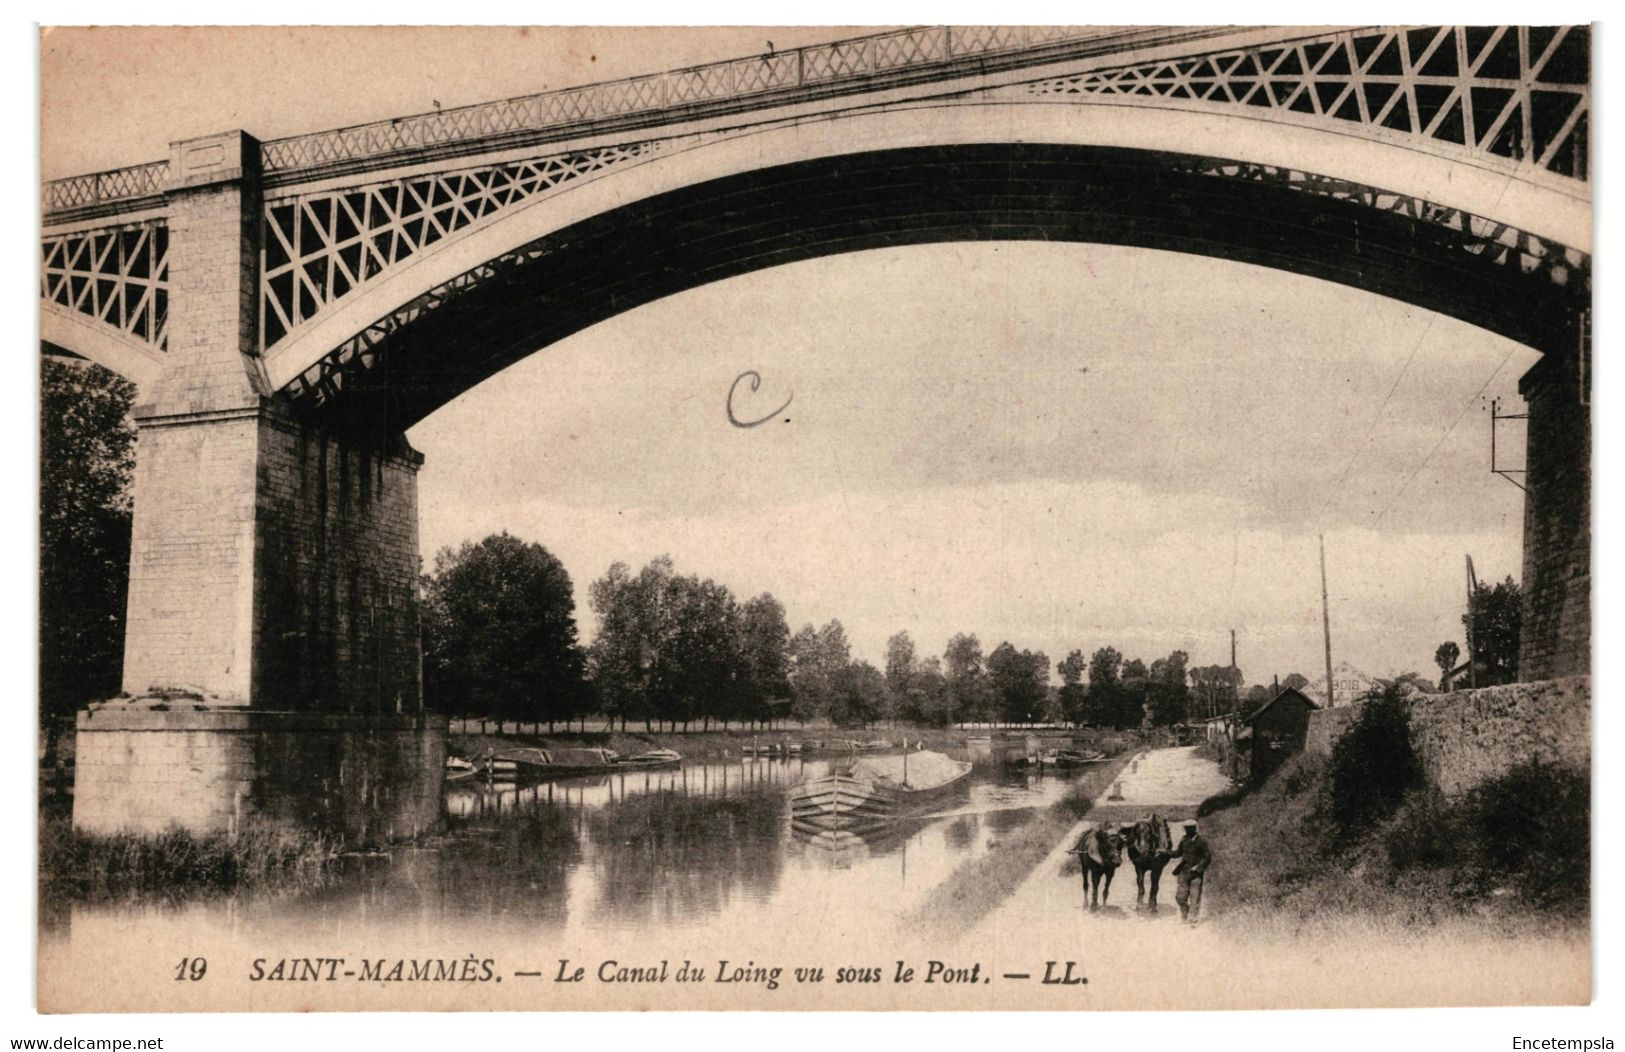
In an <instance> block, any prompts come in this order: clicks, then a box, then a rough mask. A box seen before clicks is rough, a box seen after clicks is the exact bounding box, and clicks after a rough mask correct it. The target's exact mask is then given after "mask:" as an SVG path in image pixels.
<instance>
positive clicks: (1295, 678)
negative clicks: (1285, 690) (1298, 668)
mask: <svg viewBox="0 0 1625 1052" xmlns="http://www.w3.org/2000/svg"><path fill="white" fill-rule="evenodd" d="M1308 685H1309V677H1308V676H1305V675H1304V674H1303V673H1301V672H1292V673H1288V675H1287V677H1286V679H1283V680H1282V681H1281V686H1283V687H1291V688H1292V689H1293V690H1302V689H1303V688H1305V687H1307V686H1308Z"/></svg>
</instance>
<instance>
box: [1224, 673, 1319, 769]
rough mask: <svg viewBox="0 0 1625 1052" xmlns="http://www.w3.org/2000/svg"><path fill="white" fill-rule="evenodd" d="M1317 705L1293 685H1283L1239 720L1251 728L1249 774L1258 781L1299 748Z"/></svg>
mask: <svg viewBox="0 0 1625 1052" xmlns="http://www.w3.org/2000/svg"><path fill="white" fill-rule="evenodd" d="M1318 708H1320V706H1319V705H1317V704H1315V702H1314V701H1313V700H1312V699H1311V698H1310V697H1309V696H1308V695H1307V694H1304V693H1303V692H1302V691H1300V690H1298V689H1296V688H1295V687H1287V688H1286V689H1285V690H1283V691H1281V692H1280V693H1279V694H1277V695H1275V697H1273V698H1271V699H1270V700H1269V701H1267V702H1265V703H1264V704H1263V706H1262V707H1260V708H1259V709H1258V711H1257V712H1254V713H1253V714H1252V715H1251V716H1248V717H1247V718H1246V720H1244V721H1243V722H1244V723H1246V725H1247V728H1248V729H1249V730H1250V731H1251V732H1252V734H1251V735H1250V737H1251V738H1252V754H1253V756H1252V764H1251V771H1250V775H1249V777H1250V778H1251V780H1252V781H1254V782H1261V781H1263V780H1264V779H1265V778H1268V777H1269V776H1270V774H1271V773H1272V772H1273V771H1274V770H1275V769H1276V768H1277V767H1280V766H1281V764H1282V763H1283V762H1284V761H1285V760H1286V758H1287V757H1288V756H1291V755H1292V754H1293V753H1295V752H1298V751H1299V750H1301V749H1302V748H1303V743H1304V739H1306V738H1307V737H1308V735H1309V714H1310V713H1311V712H1314V711H1315V710H1316V709H1318Z"/></svg>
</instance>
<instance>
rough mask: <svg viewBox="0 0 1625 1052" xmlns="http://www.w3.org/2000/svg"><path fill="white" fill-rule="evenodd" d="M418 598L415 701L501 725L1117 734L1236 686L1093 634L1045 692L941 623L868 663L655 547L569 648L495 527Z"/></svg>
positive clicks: (1231, 672)
mask: <svg viewBox="0 0 1625 1052" xmlns="http://www.w3.org/2000/svg"><path fill="white" fill-rule="evenodd" d="M424 594H425V599H426V602H425V606H424V687H425V691H426V694H427V696H428V699H429V702H430V704H431V706H433V707H435V708H438V709H440V710H442V711H448V712H453V713H468V714H475V713H478V714H482V715H491V716H495V717H500V718H504V719H522V720H537V721H546V722H549V723H555V722H568V721H570V720H571V719H574V718H577V717H580V716H583V715H585V714H588V713H592V714H596V715H600V716H605V717H609V718H611V719H618V720H620V721H621V723H622V725H623V726H624V725H625V723H626V722H627V721H629V720H632V721H641V722H645V723H653V722H661V723H683V724H688V723H691V722H695V721H702V722H703V723H705V724H706V725H709V724H710V722H711V721H712V720H723V721H730V722H732V721H765V720H770V719H773V718H775V717H790V718H793V719H797V720H800V721H812V720H823V719H827V720H830V721H831V722H833V723H835V724H837V725H840V726H851V727H857V726H864V725H867V724H870V723H873V722H875V721H877V720H886V719H901V720H905V721H908V722H913V723H920V724H929V725H938V726H941V725H946V724H949V723H1033V722H1039V721H1059V720H1066V721H1070V722H1074V723H1088V724H1093V725H1096V726H1108V727H1117V728H1127V727H1137V726H1141V725H1144V724H1153V725H1158V724H1160V725H1166V724H1171V723H1176V722H1179V721H1181V720H1184V719H1187V718H1189V717H1190V716H1192V715H1202V714H1206V713H1207V712H1209V711H1212V712H1229V711H1234V709H1235V707H1236V703H1237V700H1238V690H1239V686H1240V684H1241V676H1240V672H1239V671H1238V670H1236V669H1234V668H1228V667H1221V666H1212V667H1198V668H1190V667H1189V665H1188V656H1187V655H1186V653H1185V652H1184V651H1180V650H1176V651H1174V652H1172V653H1170V654H1169V655H1168V656H1166V657H1163V658H1158V659H1156V660H1154V661H1152V662H1151V663H1150V664H1149V665H1147V664H1146V663H1145V662H1143V661H1141V660H1139V659H1137V658H1136V659H1125V658H1124V657H1123V655H1122V654H1121V653H1120V652H1119V651H1118V650H1117V649H1116V648H1115V647H1109V646H1108V647H1102V648H1100V649H1098V650H1096V651H1095V652H1094V653H1093V654H1092V655H1090V656H1088V657H1085V655H1084V652H1083V651H1082V650H1073V651H1071V652H1070V653H1069V654H1068V655H1067V656H1066V658H1065V659H1063V660H1062V661H1060V662H1059V663H1057V664H1055V665H1054V666H1053V668H1054V672H1055V674H1057V675H1058V676H1059V677H1060V680H1061V686H1060V687H1059V688H1058V689H1057V688H1054V687H1052V686H1051V685H1050V676H1051V667H1052V666H1051V664H1050V659H1049V657H1048V655H1046V654H1045V653H1043V652H1042V651H1033V650H1021V649H1017V648H1016V647H1015V646H1014V645H1013V644H1011V643H1009V642H1002V643H1000V644H999V645H998V646H996V647H994V648H993V650H992V651H991V652H987V651H985V650H984V648H983V645H982V642H981V640H980V639H979V638H978V637H977V636H976V635H974V634H971V633H960V634H957V635H955V636H954V637H953V638H951V639H950V640H948V643H947V646H946V647H945V648H944V650H943V652H942V654H941V655H940V656H938V655H934V654H931V655H922V654H921V653H920V651H919V648H918V647H917V645H916V644H915V642H914V639H913V638H912V637H911V636H910V635H909V633H908V632H906V631H904V632H898V633H896V634H895V635H893V636H892V637H891V638H890V639H888V640H887V641H886V655H885V667H884V668H883V669H880V668H876V667H875V666H874V665H872V664H870V663H869V662H867V661H865V660H863V659H861V658H854V657H853V655H852V647H851V643H850V641H849V640H848V639H847V635H846V630H845V628H844V627H843V626H842V624H841V622H840V621H838V620H831V621H829V622H828V623H826V624H824V625H823V626H822V627H816V626H814V625H812V624H807V625H803V626H802V627H801V628H800V629H799V630H798V631H796V632H795V633H794V634H792V633H791V632H790V630H789V626H788V624H787V622H786V620H785V612H784V606H783V604H782V603H780V602H779V601H778V600H777V599H776V598H774V597H773V596H772V595H771V594H770V593H766V592H764V593H762V594H761V595H757V596H755V597H753V598H750V599H746V600H743V601H741V600H740V599H738V598H737V597H736V596H734V595H733V593H732V592H731V591H730V590H729V588H728V587H727V586H726V585H722V584H719V583H717V582H716V581H713V580H710V579H703V578H700V577H698V576H696V575H685V574H680V573H678V572H677V570H676V568H675V566H674V565H673V563H672V561H671V560H670V559H669V558H666V557H662V558H659V559H655V560H654V561H652V562H650V563H649V564H648V565H646V566H644V567H643V568H642V569H641V570H639V571H638V572H636V573H634V572H633V571H632V570H631V568H630V567H628V566H627V565H626V564H625V563H615V564H614V565H612V566H611V567H610V568H609V570H608V572H606V573H605V574H604V576H603V577H601V578H599V579H598V580H596V581H594V582H593V583H592V585H591V586H590V588H589V602H590V603H591V605H592V610H593V613H594V614H595V615H596V616H597V618H598V634H597V638H596V639H595V640H594V641H593V643H592V645H591V646H590V647H586V648H583V647H582V646H581V645H580V643H579V640H578V637H577V631H576V625H575V619H574V605H573V599H572V590H571V584H570V578H569V575H568V574H567V573H566V571H565V569H564V567H563V565H562V564H560V563H559V561H558V560H557V559H556V558H554V557H553V556H552V555H551V554H550V553H548V552H547V551H546V550H545V549H544V548H542V547H541V546H540V545H535V544H525V543H524V542H522V541H520V540H518V539H517V538H514V537H512V536H509V535H508V534H506V533H503V534H498V535H495V536H492V537H488V538H486V539H485V540H483V541H481V542H479V543H477V544H464V545H463V546H462V548H461V549H458V550H455V551H453V550H451V549H447V550H445V551H442V552H441V553H440V555H439V556H438V557H437V559H436V562H435V572H434V574H433V575H432V576H431V577H429V578H428V579H427V580H426V581H425V586H424ZM1294 678H1295V679H1296V680H1298V681H1300V682H1302V681H1303V680H1302V677H1301V676H1300V677H1294ZM1288 682H1289V683H1291V682H1292V680H1291V679H1289V681H1288ZM1261 689H1262V688H1255V690H1261ZM1249 700H1251V699H1250V698H1249Z"/></svg>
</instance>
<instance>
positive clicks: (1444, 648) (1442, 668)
mask: <svg viewBox="0 0 1625 1052" xmlns="http://www.w3.org/2000/svg"><path fill="white" fill-rule="evenodd" d="M1460 660H1461V648H1460V647H1458V646H1457V645H1456V644H1455V641H1454V640H1449V641H1446V642H1443V643H1440V644H1439V649H1438V650H1435V651H1434V652H1433V663H1434V664H1435V665H1438V666H1439V689H1440V690H1449V689H1450V688H1451V679H1450V674H1451V673H1452V672H1454V671H1455V669H1456V663H1457V662H1458V661H1460Z"/></svg>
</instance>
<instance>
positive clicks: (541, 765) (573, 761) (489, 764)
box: [476, 747, 618, 781]
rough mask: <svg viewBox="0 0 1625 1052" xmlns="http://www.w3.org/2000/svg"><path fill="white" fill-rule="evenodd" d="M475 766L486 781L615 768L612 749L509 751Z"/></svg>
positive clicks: (494, 754) (497, 752)
mask: <svg viewBox="0 0 1625 1052" xmlns="http://www.w3.org/2000/svg"><path fill="white" fill-rule="evenodd" d="M476 766H478V767H479V769H480V773H481V774H482V775H484V777H485V778H487V779H488V780H490V781H522V780H530V779H538V778H563V777H568V776H570V775H577V774H604V773H605V772H608V771H613V770H615V769H616V767H617V766H618V765H617V763H616V755H615V751H614V750H613V749H599V748H569V747H566V748H552V749H535V748H530V747H513V748H508V749H496V750H492V751H491V752H488V753H486V754H485V755H484V756H482V757H481V758H480V760H479V762H478V764H477V765H476Z"/></svg>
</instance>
